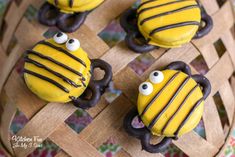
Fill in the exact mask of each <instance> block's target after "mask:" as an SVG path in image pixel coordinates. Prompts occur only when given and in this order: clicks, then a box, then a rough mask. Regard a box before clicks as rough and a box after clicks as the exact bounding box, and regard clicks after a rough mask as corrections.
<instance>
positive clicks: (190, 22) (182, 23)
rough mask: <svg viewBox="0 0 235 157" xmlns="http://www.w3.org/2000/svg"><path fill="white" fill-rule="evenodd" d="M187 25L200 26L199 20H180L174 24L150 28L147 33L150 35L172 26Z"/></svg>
mask: <svg viewBox="0 0 235 157" xmlns="http://www.w3.org/2000/svg"><path fill="white" fill-rule="evenodd" d="M189 25H196V26H200V22H197V21H187V22H180V23H175V24H171V25H167V26H163V27H159V28H156V29H154V30H152V31H151V32H150V33H149V35H150V36H152V35H154V34H155V33H157V32H161V31H164V30H168V29H172V28H177V27H182V26H189Z"/></svg>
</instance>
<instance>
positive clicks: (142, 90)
mask: <svg viewBox="0 0 235 157" xmlns="http://www.w3.org/2000/svg"><path fill="white" fill-rule="evenodd" d="M210 92H211V85H210V82H209V80H208V79H207V78H205V77H204V76H203V75H199V74H198V75H192V74H191V69H190V67H189V66H188V65H187V64H186V63H184V62H181V61H176V62H173V63H171V64H169V65H168V66H167V67H166V68H165V70H162V71H157V70H156V71H153V72H152V73H151V74H150V75H149V78H148V79H147V80H146V81H145V82H143V83H141V84H140V86H139V95H138V100H137V107H136V108H133V109H132V110H131V111H129V112H128V114H127V115H126V117H125V118H124V123H123V124H124V128H125V130H126V131H127V133H128V134H129V135H131V136H134V137H136V138H138V139H139V140H140V141H141V146H142V149H144V150H146V151H148V152H150V153H160V152H162V151H164V150H165V149H166V148H167V147H168V145H169V144H170V143H171V141H172V140H177V139H178V137H179V136H181V135H183V134H186V133H187V132H189V131H191V130H193V129H194V128H195V127H196V126H197V125H198V123H199V122H200V120H201V118H202V114H203V109H204V102H205V99H206V98H207V97H208V96H209V94H210ZM135 117H138V119H139V122H142V123H143V126H142V127H136V126H133V124H134V123H133V120H134V118H135ZM152 136H160V137H162V140H161V141H160V142H159V143H157V144H153V143H152V142H151V137H152Z"/></svg>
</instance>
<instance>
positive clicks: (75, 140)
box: [0, 0, 235, 157]
mask: <svg viewBox="0 0 235 157" xmlns="http://www.w3.org/2000/svg"><path fill="white" fill-rule="evenodd" d="M134 2H135V0H105V2H104V4H102V5H101V6H100V7H98V8H97V9H95V10H94V11H93V12H92V13H91V14H89V16H88V18H87V20H86V22H85V24H84V25H83V26H82V27H81V28H80V29H79V30H78V31H77V32H75V33H73V34H71V35H72V36H74V37H76V38H78V39H79V40H80V41H81V44H82V46H83V48H84V49H85V50H86V51H87V52H88V53H89V56H90V57H91V58H102V59H103V60H105V61H107V62H108V63H110V64H111V65H112V67H113V73H114V84H115V87H116V88H118V89H120V90H122V94H121V95H120V96H119V97H118V98H117V99H116V100H115V101H114V102H113V103H111V104H108V102H106V100H105V99H104V98H102V99H101V101H100V103H99V104H98V105H97V106H96V107H94V108H92V109H90V110H88V113H89V114H90V115H91V116H92V117H93V119H94V120H93V121H92V123H91V124H90V125H89V126H88V127H86V128H85V129H84V130H83V131H82V132H81V133H80V134H77V133H76V132H75V131H73V130H72V129H71V128H70V127H69V126H68V125H67V124H65V122H64V121H65V120H66V119H67V118H68V117H69V116H70V115H71V114H73V113H74V111H76V108H75V107H74V106H73V105H63V104H56V103H49V104H46V103H45V102H43V101H42V100H40V99H38V98H37V97H35V96H34V95H33V94H32V93H31V92H30V91H29V90H28V89H27V88H26V86H25V85H24V82H23V80H22V79H21V76H20V75H19V74H18V73H17V72H16V71H15V70H12V69H13V68H14V66H15V64H16V63H17V61H18V60H19V58H20V57H21V56H22V54H23V52H24V51H25V50H26V49H27V48H30V47H31V46H32V45H34V44H35V43H36V42H37V41H39V40H42V39H43V38H44V37H43V33H44V32H46V31H47V29H48V28H47V27H45V26H42V25H40V24H38V23H37V22H34V21H33V22H29V21H28V20H27V19H26V18H25V17H24V16H23V15H24V13H25V11H26V9H27V8H28V7H29V6H30V5H33V6H34V7H35V8H39V7H40V6H41V4H42V3H43V1H42V0H37V1H36V0H27V1H26V0H25V1H23V0H21V1H13V2H12V3H11V5H10V7H9V8H8V11H7V13H6V15H5V17H4V21H5V24H4V26H5V27H4V31H3V32H1V37H2V40H1V42H0V90H1V91H2V92H1V108H0V115H1V123H0V124H1V129H0V136H1V143H0V148H1V149H4V150H5V153H6V154H8V155H9V156H11V155H14V156H19V157H25V156H27V155H28V154H30V153H31V152H33V151H34V149H35V148H33V147H32V148H28V149H24V148H15V149H12V146H11V141H10V135H9V127H10V124H11V121H12V118H13V117H14V114H15V112H16V109H17V108H18V109H19V110H20V111H22V112H23V113H24V114H25V115H26V116H27V118H28V119H30V121H29V122H28V123H27V124H26V126H25V127H24V128H23V129H22V130H20V131H19V132H18V133H17V135H19V136H26V137H33V136H34V135H37V136H39V137H40V138H42V139H43V140H45V139H47V138H48V139H50V140H51V141H53V142H54V143H55V144H56V145H58V146H59V147H60V148H61V152H59V153H58V154H57V155H56V156H57V157H65V156H74V157H98V156H100V157H101V156H102V155H101V154H100V153H99V152H98V151H97V149H96V148H97V147H98V146H100V145H101V144H102V143H103V142H105V141H106V140H107V138H108V137H110V136H115V138H116V139H117V140H118V143H120V144H121V145H122V150H121V151H119V153H118V154H116V156H120V157H129V156H133V157H151V156H154V157H158V156H159V157H162V156H163V155H162V154H149V153H147V152H145V151H142V150H141V147H140V143H139V142H138V140H136V139H135V138H132V137H129V136H128V135H127V134H126V133H125V131H124V130H123V128H122V121H123V117H124V115H125V114H126V113H127V112H128V111H129V110H130V109H131V108H132V107H133V106H134V105H135V100H136V96H137V93H138V91H137V87H138V85H139V83H140V82H142V81H143V80H145V79H146V78H147V76H148V74H149V73H150V71H152V70H153V69H156V68H160V67H162V66H165V65H167V64H168V63H170V62H172V61H175V60H181V61H184V62H186V63H188V64H190V63H192V62H193V61H194V60H195V59H196V58H197V57H198V56H202V57H203V58H204V60H205V62H206V64H207V67H208V69H209V70H208V72H207V73H206V77H207V78H208V79H209V80H210V81H211V84H212V92H211V95H210V96H209V98H208V99H207V101H206V105H205V111H204V114H203V122H204V126H205V133H206V140H205V139H204V138H202V137H200V136H199V135H198V134H197V133H196V132H194V131H193V132H190V133H188V134H186V135H184V136H182V137H180V138H179V140H177V141H174V142H173V143H174V145H176V146H177V147H178V148H180V149H181V150H182V151H183V152H184V153H186V154H187V155H189V156H192V157H198V156H201V157H210V156H215V155H218V156H219V155H220V153H221V152H222V151H223V149H224V148H225V147H226V144H227V138H228V136H230V128H232V127H233V125H234V107H235V99H234V94H233V89H235V78H234V77H233V73H234V70H235V66H234V65H235V44H234V34H233V27H234V16H233V11H232V7H231V4H230V2H229V1H226V2H225V3H223V5H222V6H221V5H219V4H218V3H217V1H216V0H203V1H202V3H203V5H204V7H205V8H206V10H207V12H208V13H209V14H210V15H211V16H212V17H213V20H214V28H213V30H212V32H211V33H210V34H209V35H208V36H206V37H204V38H202V39H200V40H195V41H193V42H191V43H189V44H186V45H184V46H183V47H181V48H176V49H170V50H165V49H159V50H155V51H153V52H151V53H150V54H151V55H152V57H154V63H153V64H152V65H151V66H150V67H149V68H148V69H147V70H146V71H145V72H144V73H143V75H142V76H139V75H137V74H136V73H135V72H134V71H133V70H132V69H131V68H130V67H129V66H128V64H129V63H130V62H131V61H133V60H134V59H135V58H136V57H138V56H139V55H138V54H135V53H132V52H130V50H128V49H127V48H126V46H125V44H124V42H123V41H122V42H119V43H118V44H116V45H115V46H113V47H109V46H108V45H107V44H106V43H105V42H104V41H103V40H102V39H101V38H100V37H99V36H98V34H99V33H100V32H101V31H102V30H103V29H104V28H105V27H106V26H107V25H108V24H109V23H110V22H111V21H112V20H113V19H115V18H118V16H119V15H120V14H121V13H122V12H123V11H124V10H126V9H127V8H129V7H130V6H131V5H132V4H133V3H134ZM97 17H98V18H97ZM12 40H14V41H15V42H16V44H15V46H14V47H12V46H11V41H12ZM218 42H220V43H223V45H224V47H225V48H226V51H225V52H223V53H222V54H221V53H218V52H217V50H216V48H215V44H216V43H218ZM192 68H193V67H192ZM193 71H194V73H196V70H195V69H194V70H193ZM127 76H128V77H127ZM216 93H219V94H220V97H221V99H222V102H223V105H224V108H225V110H226V114H227V116H228V121H229V124H228V125H225V126H222V124H221V120H220V117H219V113H218V110H217V108H216V104H215V101H214V99H213V97H214V95H215V94H216ZM3 97H7V99H4V100H3V99H2V98H3ZM10 154H11V155H10Z"/></svg>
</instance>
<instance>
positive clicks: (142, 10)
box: [138, 0, 185, 15]
mask: <svg viewBox="0 0 235 157" xmlns="http://www.w3.org/2000/svg"><path fill="white" fill-rule="evenodd" d="M182 2H185V1H181V0H177V1H173V2H168V3H164V4H160V5H156V6H152V7H149V8H144V9H141V10H140V11H138V15H140V14H141V13H143V12H145V11H148V10H151V9H156V8H160V7H163V6H167V5H171V4H175V3H182Z"/></svg>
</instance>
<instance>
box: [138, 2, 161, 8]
mask: <svg viewBox="0 0 235 157" xmlns="http://www.w3.org/2000/svg"><path fill="white" fill-rule="evenodd" d="M154 1H158V0H150V1H146V2H144V3H141V4H140V5H139V8H140V7H142V6H143V5H145V4H148V3H151V2H154Z"/></svg>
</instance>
